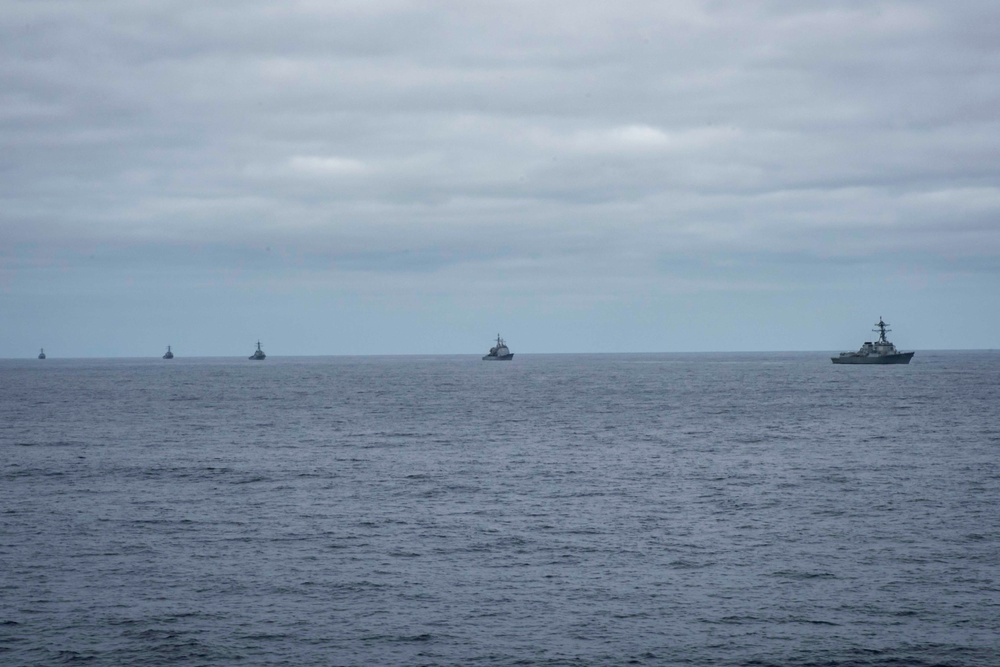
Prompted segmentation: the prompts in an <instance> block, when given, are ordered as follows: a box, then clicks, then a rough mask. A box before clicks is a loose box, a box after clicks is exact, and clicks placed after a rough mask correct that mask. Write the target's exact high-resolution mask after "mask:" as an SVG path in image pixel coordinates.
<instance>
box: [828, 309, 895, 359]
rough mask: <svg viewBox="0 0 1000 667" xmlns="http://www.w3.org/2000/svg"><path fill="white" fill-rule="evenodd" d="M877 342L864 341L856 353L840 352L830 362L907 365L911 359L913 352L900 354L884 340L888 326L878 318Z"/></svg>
mask: <svg viewBox="0 0 1000 667" xmlns="http://www.w3.org/2000/svg"><path fill="white" fill-rule="evenodd" d="M875 326H877V327H878V329H872V331H877V332H878V341H876V342H874V343H872V342H869V341H865V344H864V345H862V346H861V349H860V350H858V351H857V352H841V353H840V356H839V357H831V358H830V361H832V362H833V363H835V364H908V363H910V359H912V358H913V354H914V353H913V352H900V351H899V350H897V349H896V346H895V345H893V344H892V343H890V342H889V341H888V340H886V337H885V332H886V331H892V329H888V328H886V327H888V326H889V325H888V324H886V323H885V322H883V321H882V318H881V317H879V318H878V324H876V325H875Z"/></svg>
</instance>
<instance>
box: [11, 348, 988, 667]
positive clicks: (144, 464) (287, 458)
mask: <svg viewBox="0 0 1000 667" xmlns="http://www.w3.org/2000/svg"><path fill="white" fill-rule="evenodd" d="M997 406H1000V353H996V352H993V353H963V352H948V353H945V352H941V353H934V352H919V353H918V354H917V356H916V357H915V359H914V361H913V363H912V364H910V365H909V366H885V367H862V366H834V365H833V364H831V363H830V361H829V359H828V358H827V356H826V355H823V354H755V355H636V356H628V355H610V356H601V355H587V356H531V355H518V356H517V357H515V359H514V361H513V362H511V363H483V362H480V361H479V360H478V358H473V357H427V358H420V357H397V358H317V359H280V358H273V359H272V358H268V360H267V361H266V362H262V363H258V362H249V361H246V360H245V359H239V360H210V359H200V360H195V359H184V358H181V357H179V358H177V359H175V360H173V361H170V362H167V361H163V360H160V359H156V360H105V361H82V360H78V361H66V360H58V359H49V360H46V361H44V362H42V361H37V360H31V361H30V362H29V361H3V362H0V453H2V460H0V664H3V665H35V664H74V663H77V662H90V663H91V664H97V665H167V664H184V665H213V666H223V665H574V666H575V665H625V664H637V665H896V666H901V665H996V664H1000V657H998V656H1000V456H998V455H1000V417H998V408H997Z"/></svg>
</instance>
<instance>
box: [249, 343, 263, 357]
mask: <svg viewBox="0 0 1000 667" xmlns="http://www.w3.org/2000/svg"><path fill="white" fill-rule="evenodd" d="M250 358H251V359H252V360H254V361H263V360H264V359H266V358H267V355H266V354H264V350H262V349H260V341H257V350H256V351H255V352H254V353H253V354H251V355H250Z"/></svg>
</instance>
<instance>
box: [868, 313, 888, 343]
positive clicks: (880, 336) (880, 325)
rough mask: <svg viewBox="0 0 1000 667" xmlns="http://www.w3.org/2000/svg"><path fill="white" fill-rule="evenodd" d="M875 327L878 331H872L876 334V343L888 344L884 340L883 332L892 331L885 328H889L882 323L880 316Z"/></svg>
mask: <svg viewBox="0 0 1000 667" xmlns="http://www.w3.org/2000/svg"><path fill="white" fill-rule="evenodd" d="M875 326H877V327H878V329H872V331H877V332H878V342H880V343H888V342H889V341H887V340H886V339H885V332H886V331H892V329H886V327H887V326H889V325H888V324H886V323H885V322H883V321H882V316H881V315H879V318H878V323H877V324H876V325H875Z"/></svg>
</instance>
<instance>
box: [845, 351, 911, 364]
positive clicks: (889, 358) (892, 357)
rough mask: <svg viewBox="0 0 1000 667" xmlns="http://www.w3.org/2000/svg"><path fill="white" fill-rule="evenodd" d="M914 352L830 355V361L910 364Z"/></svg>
mask: <svg viewBox="0 0 1000 667" xmlns="http://www.w3.org/2000/svg"><path fill="white" fill-rule="evenodd" d="M913 354H914V353H913V352H901V353H899V354H873V355H860V354H854V353H851V354H845V355H842V356H839V357H830V361H832V362H833V363H835V364H908V363H910V359H912V358H913Z"/></svg>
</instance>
